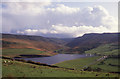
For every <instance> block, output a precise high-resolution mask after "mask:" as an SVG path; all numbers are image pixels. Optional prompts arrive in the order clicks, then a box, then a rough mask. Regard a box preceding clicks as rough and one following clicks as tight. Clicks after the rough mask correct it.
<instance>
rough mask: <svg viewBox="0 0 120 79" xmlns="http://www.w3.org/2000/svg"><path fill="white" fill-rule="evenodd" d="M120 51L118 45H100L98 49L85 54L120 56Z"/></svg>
mask: <svg viewBox="0 0 120 79" xmlns="http://www.w3.org/2000/svg"><path fill="white" fill-rule="evenodd" d="M119 50H120V48H119V45H118V44H117V43H110V44H105V45H100V46H98V47H97V48H94V49H91V50H88V51H85V53H87V54H88V53H90V54H97V55H120V53H119V52H118V51H119Z"/></svg>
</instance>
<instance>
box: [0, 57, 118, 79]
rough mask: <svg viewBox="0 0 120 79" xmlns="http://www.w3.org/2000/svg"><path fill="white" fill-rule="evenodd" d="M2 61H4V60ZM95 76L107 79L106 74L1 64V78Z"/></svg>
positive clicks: (14, 62) (16, 63) (18, 63)
mask: <svg viewBox="0 0 120 79" xmlns="http://www.w3.org/2000/svg"><path fill="white" fill-rule="evenodd" d="M2 61H5V59H3V60H2ZM6 61H8V60H6ZM9 61H10V60H9ZM96 74H98V77H107V76H106V74H107V73H98V72H86V71H72V70H66V69H63V68H50V67H46V66H39V65H33V64H29V63H23V62H18V61H10V62H7V63H6V64H5V63H3V64H2V76H3V77H95V76H96ZM109 76H111V77H117V76H118V75H117V74H110V75H109Z"/></svg>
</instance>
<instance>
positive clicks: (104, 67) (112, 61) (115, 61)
mask: <svg viewBox="0 0 120 79" xmlns="http://www.w3.org/2000/svg"><path fill="white" fill-rule="evenodd" d="M119 60H120V59H117V58H109V59H105V60H104V61H103V62H104V64H100V62H98V63H97V64H95V65H92V66H91V67H92V68H93V69H95V68H98V67H99V68H101V69H102V71H104V72H119V70H118V69H119V68H120V66H118V65H119V63H118V61H119ZM109 64H112V65H117V66H111V65H109Z"/></svg>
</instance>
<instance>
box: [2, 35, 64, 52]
mask: <svg viewBox="0 0 120 79" xmlns="http://www.w3.org/2000/svg"><path fill="white" fill-rule="evenodd" d="M59 41H60V43H62V42H64V41H61V40H58V39H52V38H45V37H42V36H31V35H14V34H2V43H3V44H2V45H3V48H33V49H38V50H44V51H45V50H46V51H47V50H48V51H52V50H56V49H59V48H60V45H58V44H59ZM56 42H57V43H56Z"/></svg>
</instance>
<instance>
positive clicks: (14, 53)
mask: <svg viewBox="0 0 120 79" xmlns="http://www.w3.org/2000/svg"><path fill="white" fill-rule="evenodd" d="M42 53H45V52H44V51H40V50H35V49H30V48H24V49H16V48H8V49H2V55H6V56H17V55H21V54H27V55H30V54H42Z"/></svg>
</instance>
